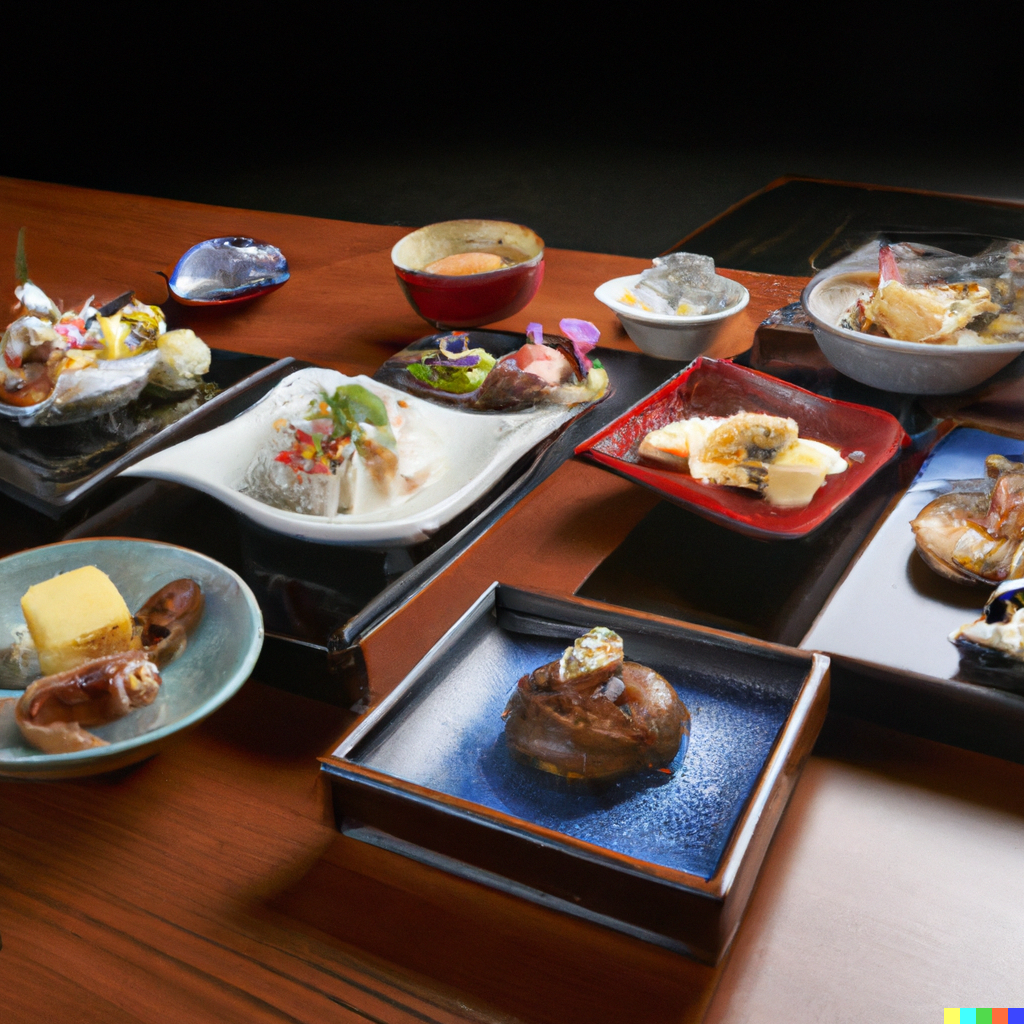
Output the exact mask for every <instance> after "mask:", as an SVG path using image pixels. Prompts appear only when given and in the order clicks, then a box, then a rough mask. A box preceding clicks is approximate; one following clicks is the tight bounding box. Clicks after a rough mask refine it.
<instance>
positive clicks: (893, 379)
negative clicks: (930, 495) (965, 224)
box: [802, 243, 1024, 395]
mask: <svg viewBox="0 0 1024 1024" xmlns="http://www.w3.org/2000/svg"><path fill="white" fill-rule="evenodd" d="M1015 245H1016V246H1019V245H1021V243H1011V245H1009V246H1002V247H1000V248H999V249H993V250H991V251H989V252H986V253H983V254H981V255H980V256H977V257H962V256H957V255H956V254H954V253H947V252H944V251H943V250H940V249H933V248H931V247H928V246H920V245H912V244H909V243H903V244H899V245H892V246H888V245H882V246H881V247H879V246H878V244H877V243H871V244H870V245H869V246H865V247H864V248H862V249H860V250H858V251H857V252H856V253H854V254H852V255H851V256H850V257H848V258H847V259H844V260H842V261H840V262H839V263H837V264H835V265H833V266H832V267H829V268H827V269H826V270H823V271H822V272H821V273H819V274H818V275H816V276H815V277H814V278H812V279H811V281H810V283H809V284H808V285H807V287H806V288H805V289H804V292H803V295H802V300H803V304H804V308H805V309H806V310H807V313H808V316H809V317H810V320H811V325H812V328H813V330H814V336H815V338H816V339H817V342H818V345H819V347H820V348H821V351H822V352H823V353H824V355H825V358H826V359H828V361H829V362H830V363H831V364H832V365H833V366H834V367H835V368H836V369H837V370H839V372H840V373H844V374H846V376H847V377H852V378H853V379H854V380H856V381H860V383H862V384H869V385H870V386H872V387H876V388H880V389H881V390H883V391H897V392H902V393H905V394H911V395H951V394H957V393H959V392H961V391H967V390H969V389H970V388H973V387H976V386H977V385H979V384H981V383H982V382H983V381H985V380H987V379H988V378H989V377H991V376H992V375H993V374H995V373H998V372H999V370H1001V369H1002V368H1003V367H1004V366H1006V365H1007V364H1009V363H1011V362H1012V361H1013V360H1014V359H1015V358H1016V357H1017V356H1018V355H1019V354H1020V353H1021V352H1024V316H1021V315H1020V314H1019V313H1017V312H1015V307H1016V306H1017V305H1018V304H1019V302H1020V300H1019V299H1018V295H1019V294H1020V295H1021V297H1022V298H1024V292H1022V287H1024V276H1022V275H1020V274H1019V273H1018V270H1017V263H1018V259H1019V257H1018V254H1017V252H1016V250H1015V248H1014V246H1015ZM1021 256H1022V257H1024V253H1022V254H1021ZM1022 267H1024V263H1022ZM883 332H884V333H883ZM891 335H898V336H895V337H894V336H891Z"/></svg>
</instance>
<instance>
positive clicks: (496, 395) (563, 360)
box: [378, 318, 608, 412]
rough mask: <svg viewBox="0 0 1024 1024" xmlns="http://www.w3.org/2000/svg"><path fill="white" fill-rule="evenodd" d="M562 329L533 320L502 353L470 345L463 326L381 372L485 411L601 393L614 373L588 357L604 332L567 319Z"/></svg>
mask: <svg viewBox="0 0 1024 1024" xmlns="http://www.w3.org/2000/svg"><path fill="white" fill-rule="evenodd" d="M559 327H560V329H561V331H562V334H561V335H548V334H545V333H544V329H543V327H542V325H541V324H539V323H531V324H529V325H528V327H527V329H526V334H527V338H528V339H529V340H528V341H527V343H526V344H525V345H522V346H521V347H520V348H519V349H517V350H516V351H515V352H511V353H509V354H507V355H504V356H502V357H501V358H498V359H496V358H495V357H494V356H492V355H490V354H489V353H488V352H487V351H486V350H485V349H483V348H480V347H474V346H473V345H471V343H470V336H469V335H468V334H467V333H466V332H465V331H453V332H452V333H451V334H448V335H445V336H443V337H441V338H439V339H438V343H437V348H431V349H430V350H428V351H427V352H413V353H402V354H401V355H400V356H397V357H395V358H393V359H389V360H388V361H387V362H386V363H385V364H384V366H383V367H382V368H381V372H380V373H379V374H378V377H380V379H382V380H384V381H386V382H387V383H388V384H391V385H393V386H394V387H397V388H401V389H402V390H404V391H408V392H410V393H411V394H415V395H419V396H420V397H423V398H428V399H430V400H431V401H436V402H442V403H444V404H446V405H456V406H460V407H462V408H466V409H473V410H477V411H486V412H497V411H505V412H515V411H517V410H520V409H529V408H533V407H536V406H565V407H568V406H574V405H581V404H583V403H585V402H594V401H597V400H599V399H601V398H603V397H604V395H605V393H606V391H607V390H608V374H607V372H606V371H605V369H604V367H603V366H602V365H601V363H600V361H599V360H596V359H595V360H591V358H590V356H589V355H588V353H589V352H590V351H591V350H592V349H593V348H594V346H596V345H597V342H598V340H599V338H600V336H601V332H600V331H599V330H598V329H597V327H595V326H594V325H593V324H592V323H590V322H589V321H588V320H575V319H570V318H566V319H563V320H562V321H561V322H560V324H559Z"/></svg>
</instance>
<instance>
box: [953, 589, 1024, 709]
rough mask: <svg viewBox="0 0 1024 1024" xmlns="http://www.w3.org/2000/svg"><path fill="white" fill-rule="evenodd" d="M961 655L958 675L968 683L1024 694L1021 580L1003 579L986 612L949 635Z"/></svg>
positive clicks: (1023, 616)
mask: <svg viewBox="0 0 1024 1024" xmlns="http://www.w3.org/2000/svg"><path fill="white" fill-rule="evenodd" d="M949 639H950V641H951V642H952V643H954V644H956V647H957V650H958V651H959V652H960V671H961V674H962V675H963V676H964V677H965V678H967V679H968V680H970V681H971V682H977V683H982V684H983V685H986V686H997V687H999V688H1000V689H1004V690H1016V691H1017V692H1022V691H1024V580H1006V581H1004V582H1003V583H1001V584H1000V585H999V586H998V587H996V589H995V590H994V591H992V594H991V596H990V597H989V599H988V601H987V603H986V604H985V610H984V611H983V612H982V614H981V615H980V616H979V617H978V618H977V619H975V620H974V621H973V622H967V623H964V625H962V626H960V627H959V629H955V630H954V631H953V632H952V633H950V635H949Z"/></svg>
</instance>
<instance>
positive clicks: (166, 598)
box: [135, 579, 206, 666]
mask: <svg viewBox="0 0 1024 1024" xmlns="http://www.w3.org/2000/svg"><path fill="white" fill-rule="evenodd" d="M205 603H206V602H205V598H204V597H203V592H202V590H201V589H200V587H199V584H198V583H196V581H195V580H189V579H181V580H174V581H173V582H172V583H168V584H167V586H165V587H161V588H160V589H159V590H158V591H157V592H156V593H155V594H153V596H152V597H150V598H149V600H148V601H146V603H145V604H144V605H143V606H142V607H141V608H140V609H139V610H138V611H137V612H136V613H135V623H136V626H137V627H138V629H139V639H140V641H141V643H142V649H143V650H144V651H145V652H146V656H147V657H148V658H149V659H150V660H151V661H153V662H155V663H156V664H157V665H160V666H163V665H166V664H167V663H168V662H169V661H171V660H172V659H173V658H175V657H177V656H178V655H179V654H180V653H181V652H182V651H183V650H184V649H185V643H186V640H187V636H188V634H189V633H190V632H191V631H192V630H193V629H194V628H195V626H196V624H197V623H198V622H199V620H200V619H201V618H202V615H203V608H204V607H205Z"/></svg>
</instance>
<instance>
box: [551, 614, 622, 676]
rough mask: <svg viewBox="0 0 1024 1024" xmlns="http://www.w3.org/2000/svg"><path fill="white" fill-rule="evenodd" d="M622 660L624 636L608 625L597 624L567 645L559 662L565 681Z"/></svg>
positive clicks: (560, 674) (559, 670)
mask: <svg viewBox="0 0 1024 1024" xmlns="http://www.w3.org/2000/svg"><path fill="white" fill-rule="evenodd" d="M621 662H622V637H620V636H619V634H618V633H616V632H615V631H614V630H611V629H608V628H607V627H606V626H595V627H594V628H593V629H592V630H590V632H589V633H585V634H584V635H583V636H581V637H580V638H579V639H578V640H577V641H576V642H575V643H574V644H573V645H572V647H567V648H566V649H565V653H564V654H563V655H562V658H561V661H560V662H559V664H558V674H559V678H561V679H562V680H563V681H568V680H570V679H575V678H576V677H577V676H582V675H586V674H587V673H590V672H596V671H598V670H599V669H602V668H606V667H607V666H609V665H614V664H616V663H621Z"/></svg>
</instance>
